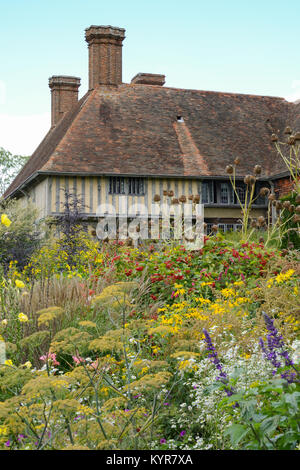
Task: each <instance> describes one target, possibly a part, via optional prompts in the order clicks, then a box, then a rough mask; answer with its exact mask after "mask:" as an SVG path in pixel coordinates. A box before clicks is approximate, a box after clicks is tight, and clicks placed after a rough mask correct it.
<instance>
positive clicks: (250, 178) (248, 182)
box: [244, 175, 252, 184]
mask: <svg viewBox="0 0 300 470" xmlns="http://www.w3.org/2000/svg"><path fill="white" fill-rule="evenodd" d="M251 181H252V175H246V176H245V178H244V183H245V184H251Z"/></svg>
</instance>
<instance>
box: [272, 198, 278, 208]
mask: <svg viewBox="0 0 300 470" xmlns="http://www.w3.org/2000/svg"><path fill="white" fill-rule="evenodd" d="M276 203H277V201H276V199H274V201H272V205H273V206H274V207H275V206H276Z"/></svg>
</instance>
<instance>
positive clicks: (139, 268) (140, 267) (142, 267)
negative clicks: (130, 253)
mask: <svg viewBox="0 0 300 470" xmlns="http://www.w3.org/2000/svg"><path fill="white" fill-rule="evenodd" d="M135 269H136V270H137V271H143V269H144V266H137V267H136V268H135Z"/></svg>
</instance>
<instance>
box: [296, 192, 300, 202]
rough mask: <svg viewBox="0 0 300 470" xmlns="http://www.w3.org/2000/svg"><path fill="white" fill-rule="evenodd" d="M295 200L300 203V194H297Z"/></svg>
mask: <svg viewBox="0 0 300 470" xmlns="http://www.w3.org/2000/svg"><path fill="white" fill-rule="evenodd" d="M295 201H296V204H300V194H297V196H296V199H295Z"/></svg>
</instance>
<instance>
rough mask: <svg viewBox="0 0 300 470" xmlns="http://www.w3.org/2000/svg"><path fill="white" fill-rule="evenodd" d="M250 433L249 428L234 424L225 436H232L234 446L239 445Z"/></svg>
mask: <svg viewBox="0 0 300 470" xmlns="http://www.w3.org/2000/svg"><path fill="white" fill-rule="evenodd" d="M249 431H250V428H248V426H244V425H242V424H232V425H231V426H230V427H229V428H228V429H226V431H225V435H229V436H230V440H231V442H232V444H233V445H237V444H238V443H239V442H240V441H241V440H242V439H243V437H245V436H246V435H247V434H248V433H249Z"/></svg>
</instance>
